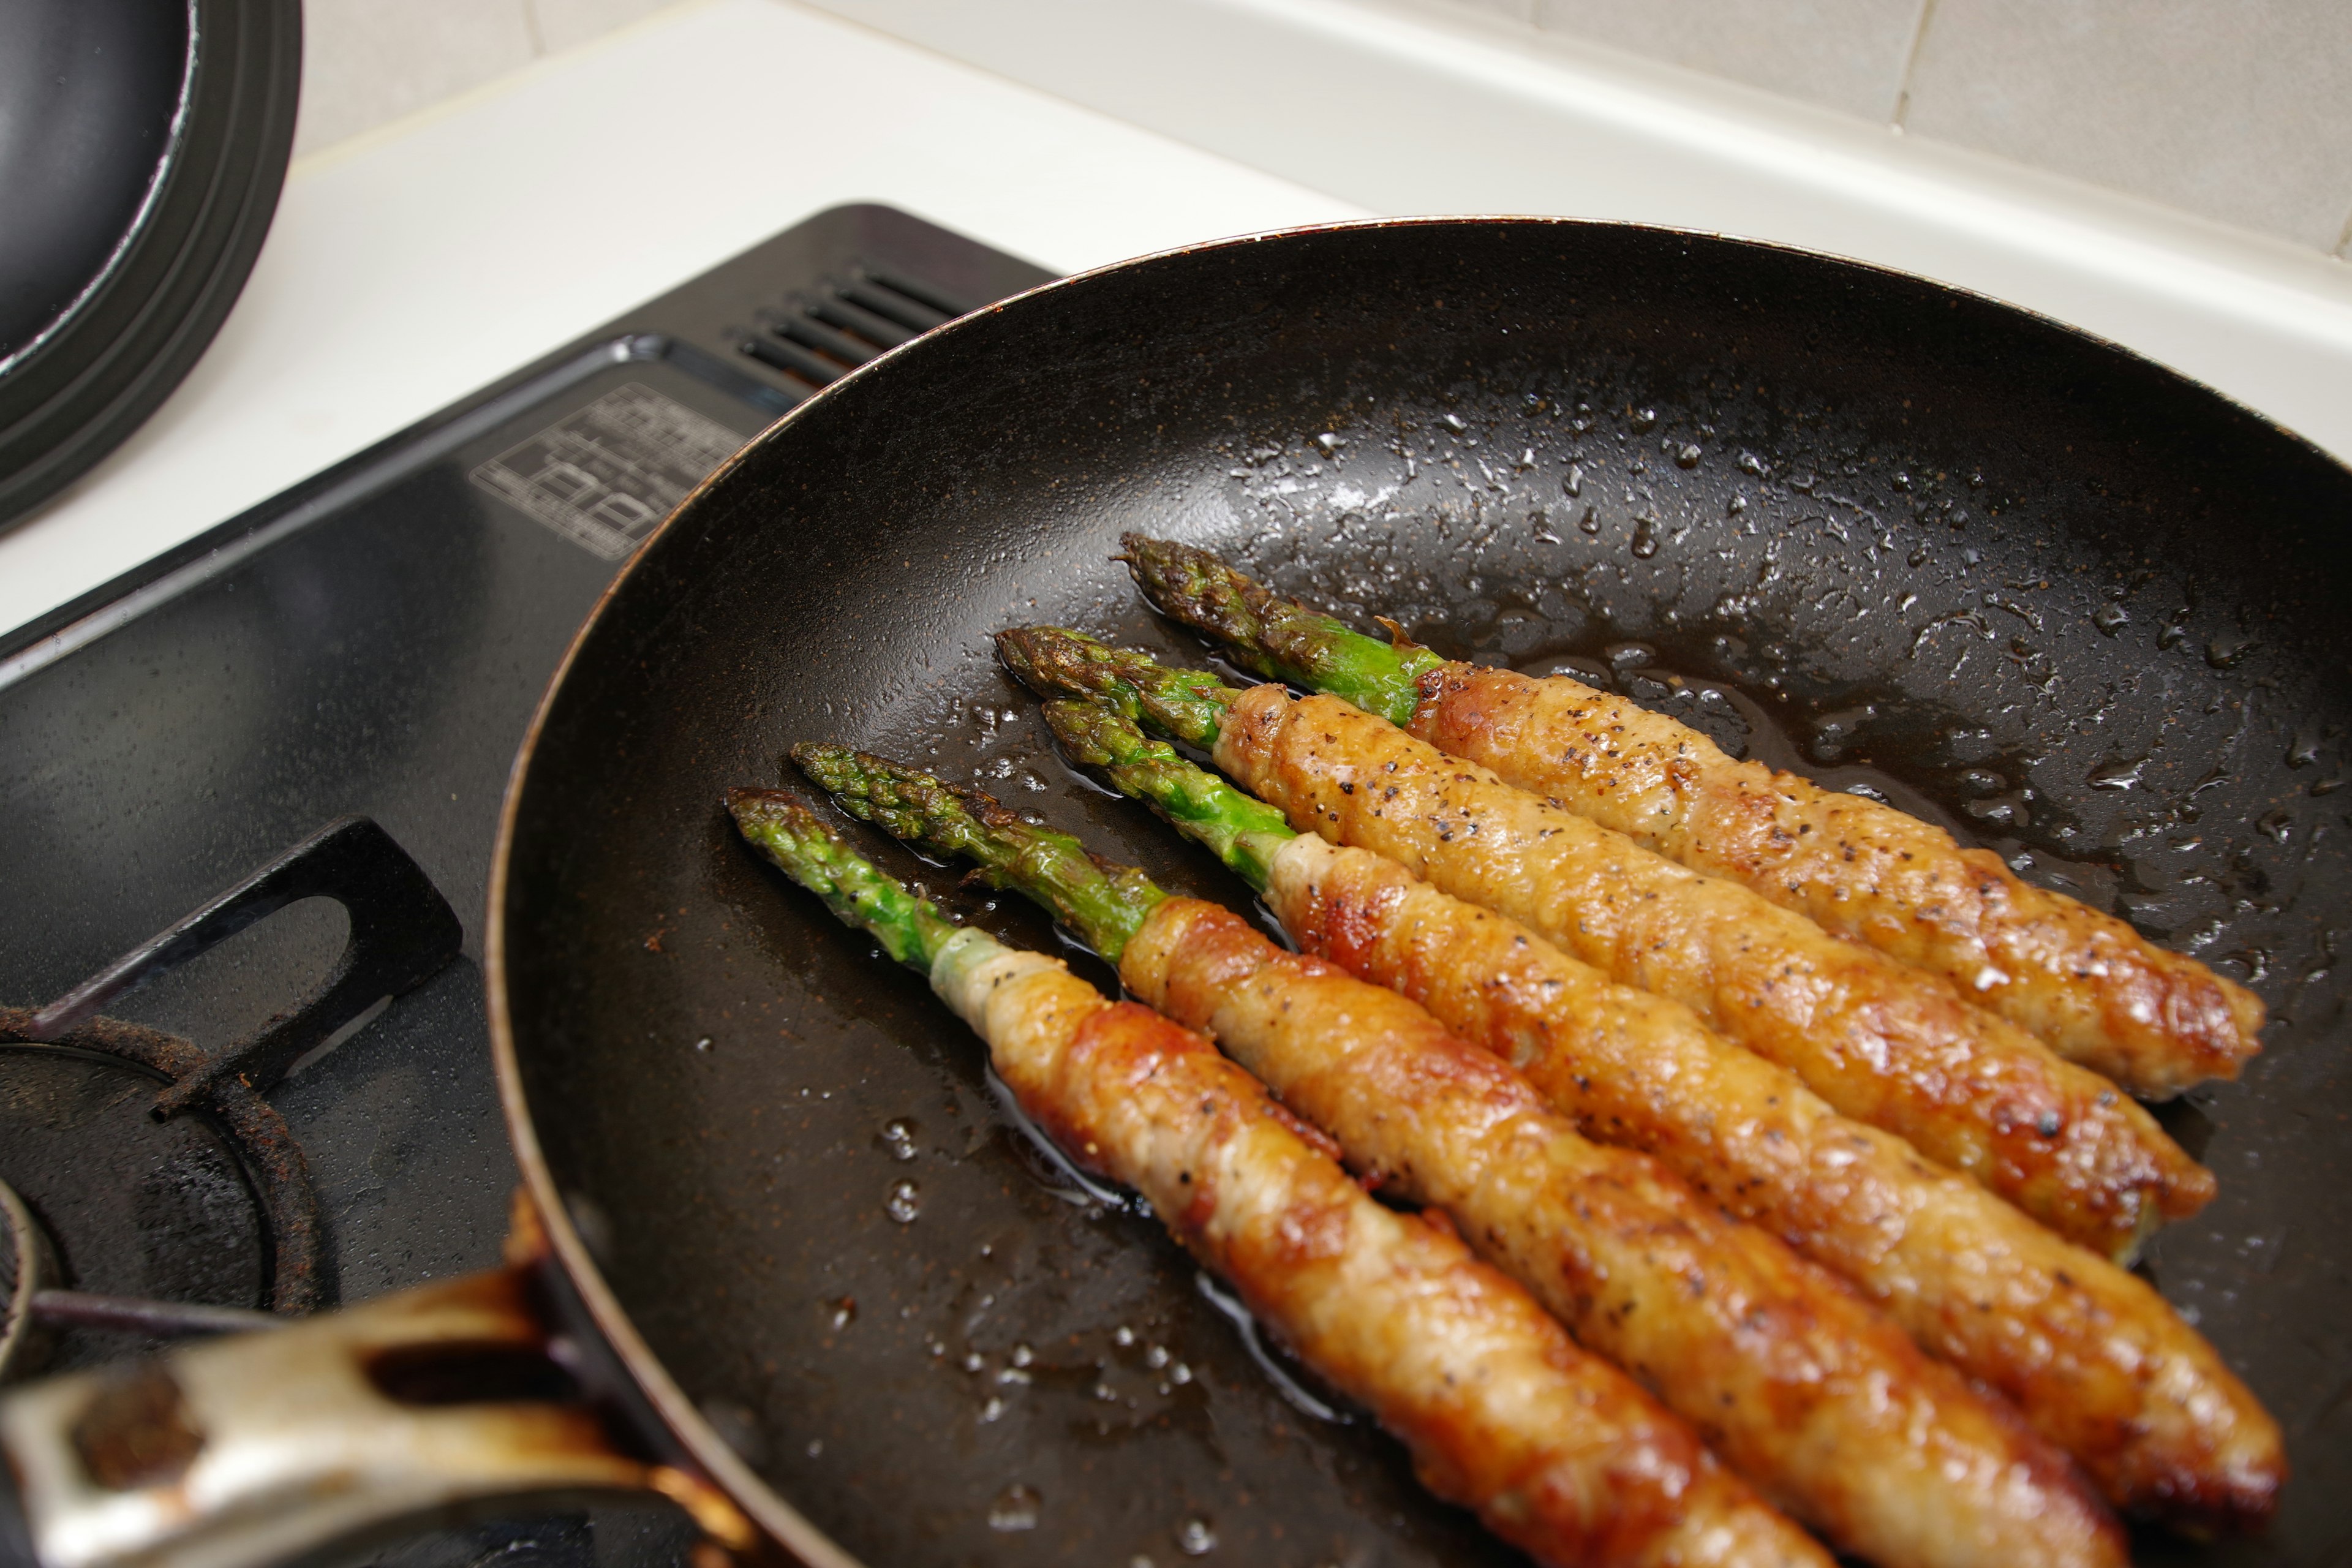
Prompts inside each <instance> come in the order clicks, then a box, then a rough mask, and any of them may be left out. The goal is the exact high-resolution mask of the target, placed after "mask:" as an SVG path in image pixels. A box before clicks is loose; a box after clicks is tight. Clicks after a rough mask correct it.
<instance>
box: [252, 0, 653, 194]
mask: <svg viewBox="0 0 2352 1568" xmlns="http://www.w3.org/2000/svg"><path fill="white" fill-rule="evenodd" d="M673 3H675V0H305V4H304V5H303V7H302V28H303V39H302V111H301V115H300V118H299V120H298V121H296V124H295V130H294V155H295V156H296V157H298V158H299V157H301V156H303V155H304V154H306V153H316V152H318V151H319V150H320V149H321V148H325V147H331V146H333V145H334V144H335V143H336V142H343V141H347V140H349V139H350V138H352V137H353V136H356V135H359V134H360V133H361V132H366V131H373V130H374V129H375V128H376V127H377V126H379V125H383V124H386V123H388V122H390V121H394V120H398V119H399V118H401V116H403V115H405V114H410V113H414V112H415V110H420V109H425V108H427V107H429V106H431V105H433V104H436V103H439V102H442V101H444V100H447V99H451V98H455V97H457V95H458V94H460V93H463V92H465V91H467V89H471V88H475V87H479V86H480V85H482V84H483V83H484V82H487V81H491V80H494V79H497V78H499V77H502V76H505V75H507V74H508V73H509V72H511V71H516V70H520V69H521V68H523V67H524V66H527V65H529V64H530V62H531V61H533V60H535V59H538V58H541V56H544V55H551V54H557V53H560V52H562V50H565V49H569V48H573V47H578V46H579V45H582V44H584V43H587V42H589V41H590V40H592V39H593V38H596V37H600V36H602V35H604V34H605V33H608V32H611V31H613V30H614V28H616V27H621V26H626V25H628V24H629V23H631V22H635V21H637V20H639V19H640V18H642V17H646V16H651V15H653V14H654V13H655V12H656V11H660V10H664V9H666V8H667V7H668V6H669V5H672V4H673ZM688 3H691V0H688Z"/></svg>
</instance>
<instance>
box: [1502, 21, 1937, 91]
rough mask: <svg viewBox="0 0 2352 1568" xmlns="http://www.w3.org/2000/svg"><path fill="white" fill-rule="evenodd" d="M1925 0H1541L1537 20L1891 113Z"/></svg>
mask: <svg viewBox="0 0 2352 1568" xmlns="http://www.w3.org/2000/svg"><path fill="white" fill-rule="evenodd" d="M1928 3H1929V0H1706V3H1704V4H1694V3H1693V0H1669V3H1667V4H1664V5H1659V4H1654V3H1646V0H1538V3H1537V5H1536V11H1535V17H1534V20H1535V24H1536V26H1538V27H1540V28H1542V29H1544V30H1545V31H1547V32H1554V33H1569V34H1573V35H1575V36H1577V37H1586V38H1592V39H1596V40H1598V41H1599V42H1601V43H1605V44H1614V45H1616V46H1617V47H1619V48H1622V49H1632V50H1633V51H1635V52H1636V53H1638V54H1644V55H1647V56H1649V57H1650V58H1653V59H1661V60H1667V61H1671V62H1672V63H1674V64H1675V65H1679V66H1688V67H1690V68H1693V69H1695V70H1703V71H1706V72H1709V73H1711V74H1713V75H1716V76H1727V77H1729V78H1731V79H1733V80H1735V81H1744V82H1748V83H1750V84H1751V85H1753V86H1756V87H1761V88H1769V89H1771V90H1773V91H1775V92H1782V93H1786V94H1788V95H1789V96H1790V97H1791V98H1801V99H1805V100H1810V101H1811V102H1814V103H1820V104H1826V105H1827V106H1828V107H1830V108H1832V109H1843V110H1845V111H1846V112H1847V113H1849V114H1858V115H1861V116H1862V117H1863V118H1864V119H1868V120H1880V121H1884V120H1889V119H1892V118H1893V117H1894V113H1895V99H1896V97H1897V95H1898V94H1899V93H1900V91H1901V89H1902V81H1903V68H1904V65H1905V62H1906V61H1907V60H1908V59H1909V58H1910V56H1911V48H1912V45H1913V42H1914V41H1915V39H1916V37H1917V35H1918V31H1919V20H1920V15H1921V12H1922V11H1923V10H1924V8H1925V7H1926V6H1927V4H1928Z"/></svg>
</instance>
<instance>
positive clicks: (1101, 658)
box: [996, 626, 1241, 747]
mask: <svg viewBox="0 0 2352 1568" xmlns="http://www.w3.org/2000/svg"><path fill="white" fill-rule="evenodd" d="M996 654H997V657H998V658H1002V659H1003V661H1004V667H1005V668H1007V669H1009V670H1011V671H1012V672H1013V674H1014V675H1016V676H1018V677H1020V678H1021V680H1022V682H1023V683H1024V685H1026V686H1027V687H1028V688H1029V689H1031V690H1032V691H1034V692H1036V693H1037V694H1038V695H1039V696H1040V697H1076V698H1084V699H1087V700H1093V701H1096V702H1101V703H1107V704H1108V705H1109V706H1111V707H1113V708H1116V709H1118V710H1119V711H1120V712H1122V713H1124V714H1126V715H1127V716H1128V717H1129V718H1130V719H1133V720H1136V721H1139V722H1140V723H1143V724H1147V725H1149V726H1150V728H1151V729H1152V730H1153V731H1155V732H1157V733H1159V734H1163V735H1169V736H1172V737H1174V738H1175V739H1177V740H1179V741H1182V742H1187V743H1188V744H1191V745H1195V746H1203V747H1206V746H1213V745H1215V744H1216V743H1217V731H1219V730H1220V729H1222V728H1223V726H1224V722H1225V710H1226V709H1227V708H1228V707H1230V706H1231V705H1232V703H1233V700H1234V698H1236V697H1238V696H1240V695H1241V693H1239V692H1238V691H1235V690H1234V689H1233V688H1232V687H1230V686H1227V685H1226V684H1225V683H1224V682H1223V681H1222V680H1219V679H1217V678H1216V677H1215V676H1213V675H1212V674H1210V673H1209V672H1208V671H1207V670H1205V669H1177V668H1172V667H1171V666H1168V665H1164V664H1160V663H1158V662H1156V661H1154V660H1153V659H1152V658H1151V657H1150V655H1148V654H1140V653H1135V652H1133V651H1131V650H1129V649H1127V648H1123V647H1111V646H1110V645H1109V644H1108V643H1101V642H1097V641H1096V640H1095V639H1094V638H1092V637H1088V636H1087V635H1086V634H1085V633H1084V632H1074V631H1068V630H1066V629H1064V628H1063V627H1061V626H1016V627H1014V628H1013V630H1012V631H1009V632H999V633H997V634H996Z"/></svg>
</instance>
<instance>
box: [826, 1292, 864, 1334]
mask: <svg viewBox="0 0 2352 1568" xmlns="http://www.w3.org/2000/svg"><path fill="white" fill-rule="evenodd" d="M825 1315H826V1317H827V1318H828V1319H829V1320H830V1321H832V1323H833V1326H834V1327H835V1328H836V1329H845V1328H847V1327H849V1325H850V1324H852V1323H854V1322H856V1321H857V1298H856V1297H855V1296H844V1297H842V1298H841V1299H840V1300H835V1301H828V1302H826V1303H825Z"/></svg>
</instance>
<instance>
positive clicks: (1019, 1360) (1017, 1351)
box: [1008, 1344, 1037, 1366]
mask: <svg viewBox="0 0 2352 1568" xmlns="http://www.w3.org/2000/svg"><path fill="white" fill-rule="evenodd" d="M1008 1359H1010V1360H1011V1361H1012V1363H1013V1365H1014V1366H1027V1365H1028V1364H1029V1363H1031V1362H1033V1361H1035V1360H1036V1359H1037V1352H1035V1351H1034V1350H1031V1349H1030V1348H1029V1347H1028V1346H1027V1345H1026V1344H1017V1345H1014V1346H1013V1354H1012V1356H1011V1357H1010V1358H1008Z"/></svg>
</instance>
